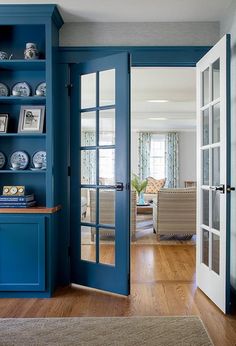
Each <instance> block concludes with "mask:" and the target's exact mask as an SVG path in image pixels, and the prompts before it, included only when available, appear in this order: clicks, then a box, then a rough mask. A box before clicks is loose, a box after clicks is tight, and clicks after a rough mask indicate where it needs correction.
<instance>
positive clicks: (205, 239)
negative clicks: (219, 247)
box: [202, 229, 209, 266]
mask: <svg viewBox="0 0 236 346" xmlns="http://www.w3.org/2000/svg"><path fill="white" fill-rule="evenodd" d="M202 263H204V264H205V265H207V266H209V232H208V231H206V230H205V229H203V230H202Z"/></svg>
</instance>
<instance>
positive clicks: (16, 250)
mask: <svg viewBox="0 0 236 346" xmlns="http://www.w3.org/2000/svg"><path fill="white" fill-rule="evenodd" d="M62 25H63V20H62V18H61V16H60V13H59V11H58V9H57V7H56V6H54V5H0V50H2V51H6V52H7V53H8V54H9V55H10V54H13V56H12V59H11V60H0V83H4V84H6V85H7V86H8V87H9V89H11V88H12V86H13V85H14V84H15V83H17V82H22V81H25V82H27V83H28V84H29V85H30V86H31V96H29V97H17V96H4V97H0V113H8V114H9V126H8V132H7V133H0V151H1V152H3V153H4V154H5V156H6V157H7V164H6V165H5V167H4V168H3V169H1V170H0V194H2V188H3V186H4V185H10V186H11V185H24V186H25V187H26V190H27V192H29V193H34V195H35V198H36V201H37V207H35V208H29V209H0V268H1V269H0V297H21V296H22V297H28V296H34V297H48V296H51V294H52V292H53V290H54V288H55V287H56V285H57V284H59V283H60V281H63V280H64V283H65V281H66V280H67V279H61V278H62V277H63V275H64V277H66V275H67V274H65V272H66V271H67V268H66V265H67V261H68V259H67V254H66V251H67V243H68V239H67V238H66V236H65V234H64V233H63V232H65V229H64V231H63V228H65V227H66V223H67V212H68V211H67V170H68V163H67V160H68V158H67V136H68V134H67V132H66V131H67V127H66V124H65V119H64V118H63V114H62V113H60V105H59V98H60V92H61V91H60V90H59V85H60V83H58V82H59V78H60V77H58V75H59V73H58V69H59V67H58V65H57V47H58V32H59V29H60V27H61V26H62ZM27 42H33V43H36V44H37V47H38V50H39V52H40V56H39V59H38V60H24V49H25V46H26V43H27ZM44 81H45V82H46V85H47V92H46V97H38V96H34V95H35V89H36V86H37V85H38V84H39V83H40V82H44ZM63 93H65V89H63ZM22 105H24V106H30V105H34V106H35V105H36V106H37V105H44V106H45V109H46V111H45V121H44V123H45V125H44V131H43V133H39V134H27V133H26V134H25V133H17V129H18V122H19V116H20V107H21V106H22ZM16 150H21V151H25V152H27V153H28V155H29V157H30V158H32V156H33V154H34V153H35V152H37V151H41V150H43V151H46V153H47V169H46V170H42V171H32V170H30V166H31V165H32V163H31V162H30V164H29V167H28V168H27V169H25V170H19V171H13V170H11V169H10V166H9V158H10V156H11V154H12V153H13V152H14V151H16ZM62 271H63V273H62Z"/></svg>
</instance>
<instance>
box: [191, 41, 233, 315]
mask: <svg viewBox="0 0 236 346" xmlns="http://www.w3.org/2000/svg"><path fill="white" fill-rule="evenodd" d="M229 56H230V36H229V35H226V36H224V37H223V38H222V39H221V40H220V41H219V42H218V43H217V44H216V45H215V46H214V47H213V48H212V49H211V50H210V51H209V52H208V53H207V54H206V55H205V56H204V57H203V58H202V59H201V60H200V61H199V62H198V64H197V138H198V143H197V162H198V179H197V180H198V193H197V286H198V287H199V288H200V289H201V290H202V291H203V292H204V293H205V294H206V295H207V296H208V297H209V298H210V299H211V300H212V301H213V302H214V303H215V304H216V305H217V306H218V307H219V308H220V309H221V310H222V311H223V312H224V313H226V312H227V311H228V308H229V300H230V293H229V288H230V284H229V269H230V268H229V260H230V256H229V255H230V254H229V231H230V229H229V227H230V224H229V223H230V220H229V196H230V194H229V192H230V191H231V187H230V175H229V174H230V171H229V169H230V165H229V164H230V157H229V145H228V144H229V132H228V129H229V121H230V114H229V110H230V109H229V102H230V99H229V98H230V87H229V82H230V81H229V78H230V73H229V71H230V70H229V69H230V58H229Z"/></svg>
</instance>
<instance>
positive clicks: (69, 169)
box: [67, 166, 71, 177]
mask: <svg viewBox="0 0 236 346" xmlns="http://www.w3.org/2000/svg"><path fill="white" fill-rule="evenodd" d="M67 170H68V171H67V174H68V177H70V176H71V166H68V168H67Z"/></svg>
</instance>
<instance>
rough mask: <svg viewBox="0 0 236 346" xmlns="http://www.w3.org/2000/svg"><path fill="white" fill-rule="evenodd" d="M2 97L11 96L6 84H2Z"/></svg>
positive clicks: (0, 85) (0, 88) (0, 84)
mask: <svg viewBox="0 0 236 346" xmlns="http://www.w3.org/2000/svg"><path fill="white" fill-rule="evenodd" d="M0 96H2V97H4V96H9V89H8V86H7V85H6V84H3V83H0Z"/></svg>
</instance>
